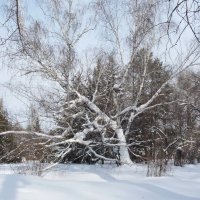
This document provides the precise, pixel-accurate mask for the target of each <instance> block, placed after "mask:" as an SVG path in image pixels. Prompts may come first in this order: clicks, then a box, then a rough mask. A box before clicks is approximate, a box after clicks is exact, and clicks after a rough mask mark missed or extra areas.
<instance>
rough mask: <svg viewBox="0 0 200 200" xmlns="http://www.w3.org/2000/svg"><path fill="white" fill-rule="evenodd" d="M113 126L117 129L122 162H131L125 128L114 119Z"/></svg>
mask: <svg viewBox="0 0 200 200" xmlns="http://www.w3.org/2000/svg"><path fill="white" fill-rule="evenodd" d="M111 126H112V128H113V130H114V131H115V133H116V135H117V138H118V140H119V155H120V162H121V163H122V164H131V163H132V161H131V159H130V155H129V152H128V147H127V142H126V137H125V134H124V131H123V129H122V128H121V127H119V126H118V125H117V123H116V122H115V121H112V123H111Z"/></svg>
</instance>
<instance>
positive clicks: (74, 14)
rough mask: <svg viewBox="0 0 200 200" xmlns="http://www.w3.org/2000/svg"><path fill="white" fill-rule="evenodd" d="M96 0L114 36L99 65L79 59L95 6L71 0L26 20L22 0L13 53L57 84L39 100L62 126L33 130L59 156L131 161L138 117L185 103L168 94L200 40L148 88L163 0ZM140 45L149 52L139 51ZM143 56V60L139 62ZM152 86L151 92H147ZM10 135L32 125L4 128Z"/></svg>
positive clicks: (49, 4)
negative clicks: (86, 65)
mask: <svg viewBox="0 0 200 200" xmlns="http://www.w3.org/2000/svg"><path fill="white" fill-rule="evenodd" d="M90 5H92V7H93V8H94V9H95V15H94V16H93V18H95V19H96V20H100V21H101V23H100V25H101V26H100V27H101V28H102V29H103V30H104V32H105V33H106V35H105V36H106V44H108V43H109V45H108V46H107V48H106V47H105V48H104V51H103V52H104V55H106V56H99V57H98V56H97V57H96V59H95V60H96V63H97V67H96V68H95V69H94V70H93V68H94V63H92V64H93V65H91V66H90V68H88V69H87V70H81V66H82V65H81V64H84V63H81V62H80V60H81V56H79V52H78V48H79V47H80V46H79V45H81V41H82V39H83V38H84V36H85V35H86V34H87V33H89V32H90V31H93V30H94V29H95V30H98V28H97V26H96V24H94V23H95V22H94V23H93V21H92V19H91V18H90V14H91V13H92V12H88V13H86V11H87V10H86V7H83V5H81V4H77V3H76V2H75V1H72V0H67V1H64V0H63V1H57V0H51V1H48V0H47V1H41V2H40V3H39V7H40V10H41V13H42V14H43V17H42V18H41V19H40V20H38V19H34V18H32V19H31V21H27V19H26V17H25V16H26V15H25V14H23V12H24V11H23V6H22V4H19V2H18V1H17V4H16V7H15V9H16V12H15V19H16V24H17V28H18V29H17V30H18V33H17V35H16V36H15V37H17V39H16V40H14V47H15V48H14V52H15V54H14V52H13V49H10V52H9V54H8V55H12V56H11V57H10V58H12V59H13V58H15V62H16V63H17V64H18V65H17V67H18V69H19V70H20V72H21V73H22V74H23V75H26V76H30V75H37V76H40V77H41V78H42V80H48V81H50V82H51V83H52V82H53V83H54V84H55V85H56V87H55V88H54V90H53V89H52V90H51V91H47V93H46V92H44V93H45V97H44V96H43V98H42V99H40V98H39V97H38V96H39V95H38V94H37V95H36V96H35V99H36V100H37V102H38V104H39V105H40V106H41V108H43V109H44V110H45V112H46V113H47V115H48V116H51V117H52V118H53V119H54V120H55V122H56V125H57V128H56V129H55V131H54V132H53V134H52V135H48V134H45V133H38V132H31V134H33V135H35V136H38V137H42V138H45V142H43V143H42V144H43V145H45V146H46V147H48V148H52V149H54V150H55V152H56V159H55V161H56V162H59V161H60V160H63V159H66V158H67V156H69V155H70V153H72V152H75V153H76V156H77V157H82V158H83V157H85V155H87V156H89V157H90V158H91V160H92V159H97V160H98V159H101V160H104V161H111V162H117V163H121V164H131V163H132V160H131V158H130V147H131V146H133V145H136V144H137V141H132V142H131V143H130V141H129V140H128V138H130V136H132V135H133V134H134V133H133V132H132V130H133V125H134V123H133V122H134V121H135V120H136V119H137V118H138V117H141V118H142V116H143V114H144V113H146V112H148V111H151V110H153V109H156V108H158V107H159V106H164V105H169V104H173V103H185V102H182V101H183V100H182V101H179V100H178V99H170V98H161V96H162V95H163V92H164V90H165V89H166V88H167V87H168V86H169V85H170V83H171V81H172V80H173V79H174V78H175V77H176V76H177V75H178V74H179V73H180V72H182V71H184V70H185V69H187V68H189V67H191V66H195V65H197V64H198V60H199V56H200V54H199V47H198V45H196V44H195V43H192V44H191V46H190V49H188V52H187V54H186V55H185V57H181V58H179V60H177V62H176V65H174V66H173V67H174V70H173V71H172V72H171V73H170V74H167V73H166V75H165V76H163V77H164V78H165V79H164V80H162V81H159V82H158V83H157V84H158V85H157V86H156V87H155V88H154V90H151V91H150V92H149V91H148V90H149V89H152V88H149V84H150V83H149V81H154V80H153V79H154V78H152V79H150V78H149V77H150V76H151V75H152V74H153V73H154V74H155V71H156V69H154V68H153V66H151V65H150V64H152V63H150V60H151V59H150V57H151V48H152V47H153V45H154V40H153V39H152V38H154V33H153V30H154V29H153V27H154V25H155V18H156V8H157V6H158V4H157V2H156V1H136V2H135V3H134V2H133V1H112V0H99V1H96V2H94V3H93V4H90ZM120 6H122V7H120ZM87 8H88V7H87ZM89 8H90V7H89ZM120 8H122V9H120ZM84 17H85V18H84ZM122 17H124V18H122ZM123 19H124V20H125V21H124V20H123ZM124 22H126V23H125V24H124ZM130 22H132V23H131V24H130ZM123 30H125V31H123ZM123 32H124V34H123ZM105 46H106V45H105ZM141 49H143V52H142V51H141V52H140V53H138V52H139V50H141ZM137 56H139V57H140V59H138V62H139V63H138V64H139V66H134V65H133V64H134V60H137ZM19 63H20V64H19ZM149 63H150V64H149ZM131 68H132V69H135V70H136V71H135V72H133V71H132V73H133V76H134V77H135V78H136V80H133V81H132V83H135V86H133V87H132V88H131V87H130V85H129V84H130V83H129V82H128V80H130V72H131ZM91 72H92V73H91ZM130 88H131V89H132V91H130ZM133 90H134V92H133ZM145 91H146V92H148V95H146V96H145V98H144V93H145ZM166 95H167V94H166ZM168 100H169V101H168ZM124 122H125V123H124ZM6 134H19V135H27V134H29V132H28V131H9V132H2V133H0V135H6ZM79 150H80V151H79ZM81 155H83V156H81ZM136 156H137V155H136Z"/></svg>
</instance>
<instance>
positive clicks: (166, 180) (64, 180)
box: [0, 165, 200, 200]
mask: <svg viewBox="0 0 200 200" xmlns="http://www.w3.org/2000/svg"><path fill="white" fill-rule="evenodd" d="M11 168H12V169H13V166H12V167H11ZM12 171H13V170H11V169H10V166H9V165H1V166H0V200H142V199H146V200H197V199H198V200H200V165H188V166H185V167H182V168H181V167H175V168H173V169H172V171H171V172H170V174H168V175H167V176H165V177H146V176H145V174H146V168H145V167H142V166H139V165H134V166H132V167H127V166H126V167H125V166H124V167H119V168H118V167H114V168H113V167H110V166H104V167H101V166H87V165H71V166H63V165H60V166H59V167H57V168H56V169H54V170H52V171H51V172H48V173H46V174H44V176H43V177H35V176H25V175H16V174H12ZM14 171H15V170H14Z"/></svg>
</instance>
